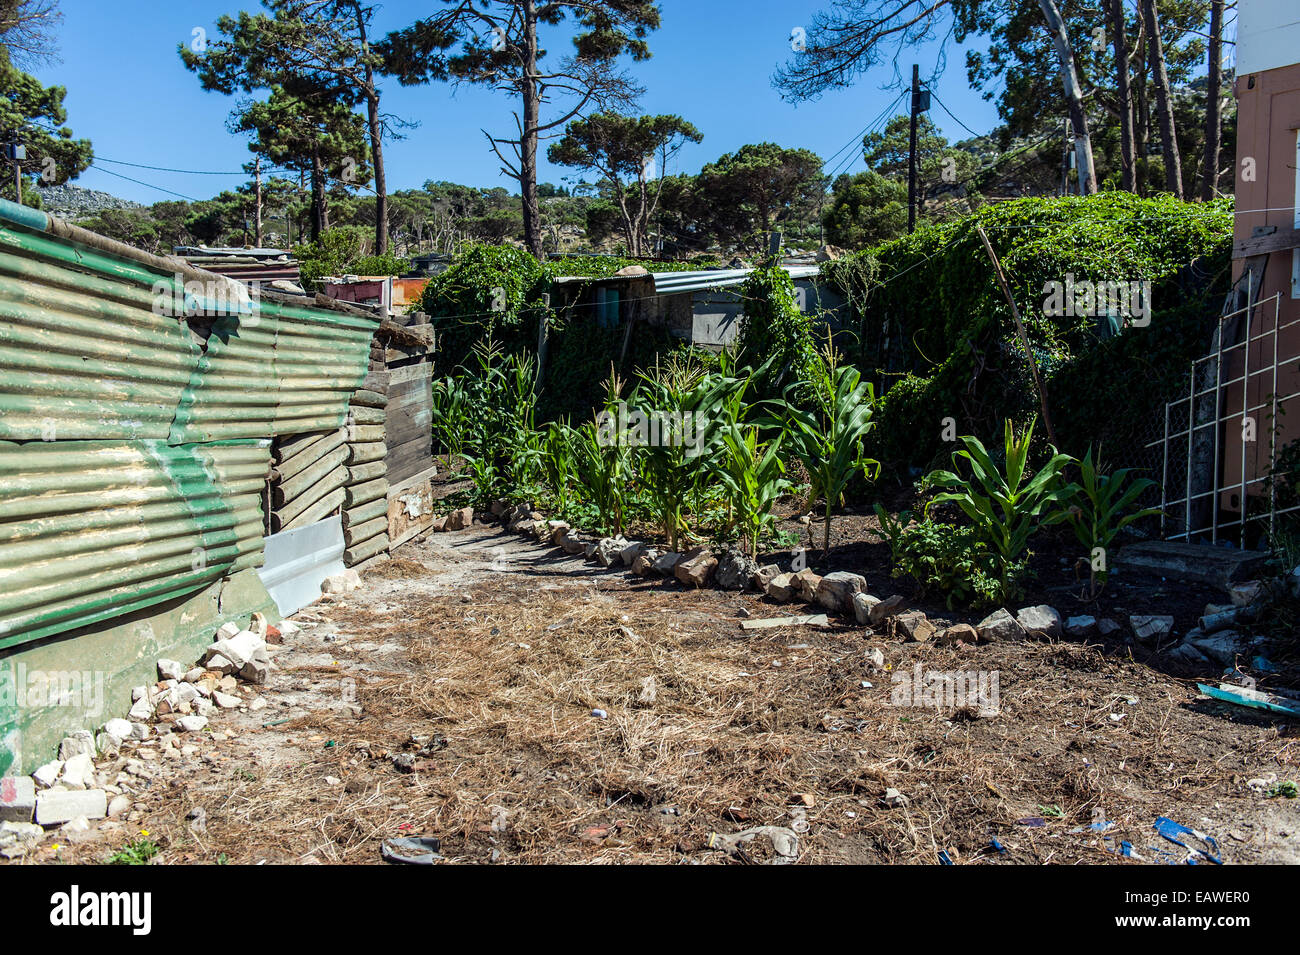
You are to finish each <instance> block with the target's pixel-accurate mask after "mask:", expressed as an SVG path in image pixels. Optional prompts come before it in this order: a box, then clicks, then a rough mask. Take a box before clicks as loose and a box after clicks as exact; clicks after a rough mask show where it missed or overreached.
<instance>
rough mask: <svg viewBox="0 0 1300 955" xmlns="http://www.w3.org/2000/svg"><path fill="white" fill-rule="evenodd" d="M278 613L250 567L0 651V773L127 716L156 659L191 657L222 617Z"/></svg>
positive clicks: (52, 754) (28, 768)
mask: <svg viewBox="0 0 1300 955" xmlns="http://www.w3.org/2000/svg"><path fill="white" fill-rule="evenodd" d="M259 610H260V611H261V612H262V613H264V614H266V616H267V619H268V620H271V621H273V622H275V621H278V620H279V619H280V615H279V613H278V611H277V610H276V609H275V604H274V603H273V602H272V600H271V597H270V595H269V594H268V593H267V592H266V588H265V587H263V586H262V581H261V580H260V579H258V576H257V571H256V570H251V569H250V570H243V571H240V572H238V573H236V574H235V575H233V576H231V577H227V578H225V579H223V580H220V581H218V582H217V583H215V584H212V585H211V586H209V587H207V588H205V589H203V590H201V591H199V592H198V593H197V594H193V595H191V596H189V597H184V598H180V599H178V600H173V601H171V602H169V603H165V604H158V605H155V606H153V607H149V608H147V609H144V610H141V611H137V612H136V613H133V614H129V615H127V616H124V617H117V618H114V619H113V620H112V621H105V622H104V623H101V624H95V625H93V626H90V627H85V628H83V629H81V630H74V631H70V632H68V633H65V634H60V635H59V636H57V637H51V638H49V639H47V640H42V641H40V642H37V643H30V644H23V645H22V646H19V647H15V648H13V649H12V650H9V651H3V650H0V776H12V775H19V774H25V773H30V772H32V771H33V770H35V769H36V768H37V767H38V766H40V765H41V764H43V763H47V762H49V761H50V760H52V759H55V758H57V756H58V748H59V742H60V740H62V739H63V738H64V737H65V736H67V735H68V734H69V733H72V732H74V731H76V730H80V729H87V730H91V731H97V730H98V729H99V728H100V727H101V726H103V725H104V723H105V722H106V721H107V720H110V719H112V718H114V717H118V716H121V717H125V716H126V713H127V710H129V709H130V708H131V689H132V687H136V686H140V685H141V684H147V683H153V682H154V681H155V680H157V679H158V671H157V661H158V659H159V657H165V658H170V659H173V660H180V661H181V662H183V663H188V662H191V661H194V660H197V659H198V658H199V656H200V654H201V653H202V652H203V648H204V647H206V646H207V645H208V644H209V643H211V642H212V638H213V635H214V633H215V631H216V629H217V628H218V627H219V626H221V625H222V624H223V623H225V622H227V621H232V620H233V621H235V622H236V623H239V624H241V625H247V623H248V621H249V618H250V617H251V616H252V614H253V613H254V612H255V611H259Z"/></svg>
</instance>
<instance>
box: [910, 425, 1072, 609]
mask: <svg viewBox="0 0 1300 955" xmlns="http://www.w3.org/2000/svg"><path fill="white" fill-rule="evenodd" d="M1033 434H1034V422H1033V420H1032V419H1031V420H1030V422H1029V425H1028V426H1027V427H1026V428H1025V429H1024V430H1023V431H1021V432H1020V433H1017V432H1016V430H1015V427H1014V426H1013V425H1012V423H1011V420H1010V419H1009V418H1008V419H1007V421H1006V422H1005V424H1004V429H1003V451H1004V455H1005V456H1004V458H1003V460H1004V462H1005V470H1000V469H999V468H998V466H997V464H995V463H994V461H993V459H992V458H991V457H990V456H989V452H988V451H987V450H986V449H985V447H984V445H983V443H982V442H981V441H980V440H979V439H978V438H975V437H971V436H970V435H966V436H963V437H962V438H961V439H960V440H961V443H962V444H963V445H965V448H964V449H963V450H961V451H955V452H953V455H952V461H953V466H954V468H955V469H957V470H960V463H961V462H962V461H964V462H965V463H966V466H967V469H968V470H969V471H970V477H969V478H963V477H961V476H960V475H959V474H958V473H957V471H956V470H955V471H931V472H930V473H929V474H927V475H926V476H925V478H923V479H922V486H923V487H924V488H925V489H926V490H930V489H936V488H937V489H941V490H942V491H943V492H942V493H940V494H937V495H936V496H935V497H934V498H933V499H932V500H931V501H930V502H929V504H927V505H926V509H927V511H928V510H929V508H930V507H932V506H933V505H935V504H940V503H943V502H945V501H951V502H952V503H954V504H956V505H957V506H958V507H959V508H961V510H962V512H963V513H964V514H965V515H966V516H967V517H968V518H970V520H971V527H972V531H973V533H974V535H975V537H976V538H977V539H978V540H979V541H980V542H981V543H983V544H984V545H986V546H987V547H988V549H989V552H990V554H991V555H992V557H993V561H994V566H995V568H996V571H997V578H998V585H999V600H1000V601H1001V600H1008V599H1010V598H1011V597H1014V596H1016V595H1017V594H1018V593H1019V592H1020V585H1019V580H1018V577H1019V574H1020V572H1021V570H1022V569H1023V565H1022V563H1021V557H1022V556H1023V555H1024V553H1025V550H1026V548H1027V547H1028V544H1029V539H1030V538H1031V537H1033V535H1034V534H1036V533H1037V532H1038V531H1039V530H1040V529H1041V528H1042V527H1044V526H1046V525H1048V524H1057V523H1060V522H1061V521H1063V520H1065V519H1066V512H1065V510H1064V504H1063V502H1067V503H1068V502H1069V501H1070V500H1071V499H1072V496H1073V495H1074V493H1075V492H1076V491H1077V490H1078V489H1077V488H1076V487H1074V486H1073V485H1071V486H1069V487H1062V483H1061V476H1062V473H1063V471H1064V469H1065V466H1066V464H1067V463H1068V462H1069V461H1070V457H1069V455H1065V454H1053V455H1052V457H1051V459H1050V460H1049V461H1048V462H1047V463H1046V464H1045V465H1044V466H1043V467H1042V469H1040V470H1039V471H1038V473H1036V474H1035V475H1034V476H1033V477H1028V476H1027V465H1028V463H1029V448H1030V443H1031V441H1032V440H1033Z"/></svg>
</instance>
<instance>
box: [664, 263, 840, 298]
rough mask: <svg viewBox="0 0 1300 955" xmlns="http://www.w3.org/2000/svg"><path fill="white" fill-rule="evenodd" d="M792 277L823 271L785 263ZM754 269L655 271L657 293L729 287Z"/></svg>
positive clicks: (741, 282)
mask: <svg viewBox="0 0 1300 955" xmlns="http://www.w3.org/2000/svg"><path fill="white" fill-rule="evenodd" d="M781 267H782V268H783V269H785V270H786V271H787V272H789V273H790V278H792V279H808V278H815V277H816V276H817V274H818V273H819V272H820V271H821V270H820V267H819V266H816V265H783V266H781ZM753 271H754V270H753V269H705V270H703V271H699V272H655V273H653V277H654V280H655V294H656V295H681V294H684V293H687V292H703V291H706V290H707V289H715V288H729V287H731V286H733V285H741V284H743V283H744V282H745V280H746V279H748V278H749V276H750V274H751V273H752V272H753Z"/></svg>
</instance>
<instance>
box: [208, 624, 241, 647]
mask: <svg viewBox="0 0 1300 955" xmlns="http://www.w3.org/2000/svg"><path fill="white" fill-rule="evenodd" d="M241 629H242V628H241V627H240V626H239V624H237V623H235V622H234V621H233V620H232V621H229V622H227V623H223V624H222V625H221V626H220V627H219V628H218V629H217V635H216V636H215V637H213V638H212V642H213V643H216V642H217V641H218V640H229V639H230V638H231V637H233V636H234V635H235V634H237V633H239V631H240V630H241Z"/></svg>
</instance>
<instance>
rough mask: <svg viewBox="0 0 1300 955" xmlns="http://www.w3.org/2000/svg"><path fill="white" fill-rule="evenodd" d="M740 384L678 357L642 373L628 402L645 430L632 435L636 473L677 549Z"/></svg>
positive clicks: (669, 541)
mask: <svg viewBox="0 0 1300 955" xmlns="http://www.w3.org/2000/svg"><path fill="white" fill-rule="evenodd" d="M739 386H740V383H738V382H737V381H736V380H735V379H733V378H729V377H726V376H724V375H720V374H708V373H705V372H704V371H703V369H701V368H700V367H699V366H698V365H697V364H695V363H694V362H692V361H691V360H689V359H681V358H679V357H678V356H676V355H674V356H671V357H670V358H668V359H666V360H663V361H659V362H656V364H655V366H654V367H653V368H652V369H651V370H649V371H644V372H642V373H641V381H640V382H639V383H638V385H637V388H636V390H635V391H634V392H633V393H632V395H631V397H630V398H629V400H628V405H629V408H630V409H631V412H632V414H633V416H635V419H636V421H637V424H638V427H639V428H640V429H641V430H639V431H637V432H635V433H633V434H630V435H629V436H628V437H629V440H630V441H631V443H632V444H634V445H635V447H636V454H635V461H636V467H637V475H638V478H639V480H640V484H641V486H642V488H643V489H644V491H645V493H646V495H647V496H648V497H649V498H650V504H651V507H652V508H653V510H654V513H655V514H656V515H657V516H658V518H659V521H660V524H661V526H662V528H663V534H664V538H665V539H666V540H667V541H668V546H669V547H670V548H672V549H673V550H678V549H679V548H680V544H681V542H682V540H683V537H684V534H685V533H686V532H688V531H689V527H688V526H687V524H686V519H685V513H686V502H687V500H688V498H689V496H690V494H691V492H692V491H693V490H696V489H698V487H699V483H700V481H701V479H702V477H703V476H704V474H705V473H706V470H707V469H706V468H705V467H704V465H705V463H706V461H707V458H708V457H709V455H711V454H712V453H713V452H714V442H716V440H717V435H718V424H719V418H720V413H721V410H722V407H723V404H724V402H725V401H726V400H727V398H728V395H729V394H731V393H733V392H734V391H735V390H736V389H737V388H738V387H739ZM656 424H657V425H658V429H657V430H658V433H657V434H656V433H655V430H656V427H655V425H656ZM645 431H648V433H643V432H645Z"/></svg>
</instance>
